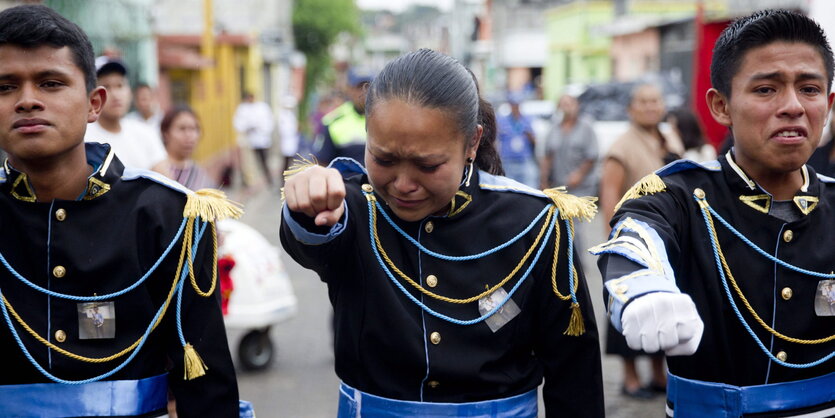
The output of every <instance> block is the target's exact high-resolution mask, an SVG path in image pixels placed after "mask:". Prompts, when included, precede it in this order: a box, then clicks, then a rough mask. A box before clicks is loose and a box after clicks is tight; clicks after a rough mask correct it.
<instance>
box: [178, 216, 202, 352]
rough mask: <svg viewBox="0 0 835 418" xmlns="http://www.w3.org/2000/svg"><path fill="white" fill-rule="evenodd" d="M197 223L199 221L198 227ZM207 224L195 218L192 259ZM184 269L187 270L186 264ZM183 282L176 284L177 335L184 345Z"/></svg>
mask: <svg viewBox="0 0 835 418" xmlns="http://www.w3.org/2000/svg"><path fill="white" fill-rule="evenodd" d="M198 223H200V228H199V229H198ZM207 226H209V223H208V222H203V221H201V220H200V218H197V222H195V223H194V230H195V231H197V239H196V240H194V243H193V244H192V245H191V258H192V259H194V257H195V256H196V255H197V248H198V246H199V244H200V239H201V238H203V233H204V232H206V227H207ZM186 264H188V263H186ZM184 270H188V266H186V267H185V268H184ZM185 282H186V281H185V280H181V281H180V284H179V285H177V335H179V336H180V343H182V345H186V337H185V336H184V335H183V324H182V321H181V318H182V315H181V305H182V304H183V284H184V283H185Z"/></svg>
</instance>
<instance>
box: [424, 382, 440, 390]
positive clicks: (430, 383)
mask: <svg viewBox="0 0 835 418" xmlns="http://www.w3.org/2000/svg"><path fill="white" fill-rule="evenodd" d="M426 385H427V386H429V387H430V388H432V389H435V388H436V387H438V386H440V385H441V382H438V381H437V380H430V381H428V382H426Z"/></svg>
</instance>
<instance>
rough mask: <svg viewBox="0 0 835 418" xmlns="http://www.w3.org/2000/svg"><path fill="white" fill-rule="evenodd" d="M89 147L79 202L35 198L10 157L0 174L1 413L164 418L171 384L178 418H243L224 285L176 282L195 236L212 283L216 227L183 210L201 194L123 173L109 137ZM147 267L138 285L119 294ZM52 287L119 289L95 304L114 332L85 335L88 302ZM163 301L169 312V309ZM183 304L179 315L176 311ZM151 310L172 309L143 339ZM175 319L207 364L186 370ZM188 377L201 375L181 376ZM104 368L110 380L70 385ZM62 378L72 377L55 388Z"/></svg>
mask: <svg viewBox="0 0 835 418" xmlns="http://www.w3.org/2000/svg"><path fill="white" fill-rule="evenodd" d="M85 146H86V149H87V160H88V163H89V164H90V165H91V166H93V169H94V173H93V174H92V175H91V176H90V177H89V179H88V187H87V189H86V192H85V193H84V194H83V195H82V196H79V198H78V199H77V200H75V201H63V200H54V201H52V202H37V198H36V194H35V193H36V192H37V190H33V189H32V187H31V186H30V185H29V183H28V179H27V176H26V174H25V173H21V172H18V171H16V170H15V169H14V167H12V166H11V165H10V164H9V163H8V162H6V165H5V170H3V176H2V178H0V183H2V184H0V225H2V227H1V228H2V230H3V233H4V235H5V237H6V239H3V240H0V254H1V255H2V257H3V260H2V261H3V263H4V266H3V267H0V293H2V297H3V301H4V302H5V304H4V305H3V309H2V310H3V316H4V318H5V321H4V324H3V325H2V326H0V353H2V358H3V366H2V372H0V399H2V401H0V416H59V415H61V416H88V415H106V416H122V415H130V416H160V415H164V414H165V413H166V403H167V392H168V389H167V388H168V386H169V385H170V389H171V391H172V392H173V394H174V397H175V398H176V402H177V406H178V411H179V416H180V417H188V416H195V417H198V416H199V417H205V416H238V407H239V403H238V392H237V383H236V381H235V373H234V369H233V365H232V361H231V357H230V354H229V349H228V346H227V342H226V334H225V330H224V326H223V318H222V316H221V312H220V307H219V301H218V294H217V293H218V292H214V293H215V294H213V295H209V294H206V295H205V297H200V296H198V295H197V294H195V291H194V290H192V285H191V284H190V283H189V281H190V279H189V278H188V275H185V276H183V278H182V281H181V282H179V283H180V286H183V290H177V289H176V287H175V286H174V285H176V284H177V281H176V280H175V273H176V271H177V270H178V264H180V263H182V265H183V266H184V268H186V266H187V265H188V264H189V263H188V257H187V256H186V257H185V258H183V257H182V254H185V253H184V252H183V253H181V248H183V249H185V248H189V249H194V248H195V246H194V245H192V246H188V245H186V244H185V243H184V242H183V241H184V240H185V237H186V236H189V235H190V234H191V236H193V237H194V244H195V245H196V248H197V249H198V250H197V252H196V254H195V255H194V256H193V266H194V270H195V271H194V275H195V276H196V285H197V287H199V288H200V289H201V290H202V291H204V292H205V291H207V290H208V289H210V288H211V286H212V280H213V278H212V270H213V269H212V266H211V262H212V237H211V235H212V234H214V228H213V227H206V228H205V229H204V230H202V232H201V231H199V230H198V231H197V232H194V231H193V230H192V232H189V229H190V227H188V226H186V219H185V218H184V206H185V207H186V209H187V208H188V204H187V201H188V202H191V201H193V200H195V199H196V200H200V198H199V196H197V195H198V194H197V193H194V192H191V191H189V190H187V189H185V188H184V187H182V186H179V185H177V184H176V183H174V182H173V181H170V180H167V179H165V178H164V177H162V176H159V175H156V174H155V173H151V172H148V171H144V170H134V169H130V168H125V167H124V166H123V165H122V163H121V162H120V161H119V159H118V158H116V157H115V156H114V154H113V152H112V151H111V150H110V146H109V145H102V144H98V143H88V144H85ZM203 200H204V203H205V199H203ZM202 216H203V217H204V218H205V217H206V214H205V213H204V214H203V215H202ZM190 219H194V217H191V218H190ZM209 220H212V219H211V216H209ZM197 222H198V225H199V224H200V218H197ZM188 225H191V224H190V223H189V224H188ZM203 226H204V227H205V226H207V224H203ZM178 231H180V232H178ZM201 233H202V239H201V235H200V234H201ZM176 237H182V238H176ZM166 248H168V249H169V250H170V251H169V252H167V253H166V252H165V251H166ZM163 254H167V255H165V256H162V257H161V255H163ZM178 255H180V257H178ZM158 261H161V262H160V263H159V265H158V266H157V265H156V263H157V262H158ZM13 270H14V271H13ZM15 272H16V273H17V274H15ZM148 273H150V274H149V275H148V276H147V279H146V280H144V281H142V282H141V283H139V284H138V287H136V288H134V289H132V290H129V291H126V292H122V291H123V290H124V289H126V288H129V287H130V286H131V285H134V284H136V283H137V281H141V278H142V277H143V275H146V274H148ZM21 279H26V280H28V281H30V282H31V285H30V284H26V283H25V282H24V281H23V280H21ZM38 287H39V288H41V289H40V290H39V289H37V288H38ZM47 292H54V293H57V294H63V295H76V296H80V297H86V298H87V299H84V300H83V301H82V302H84V301H86V302H88V303H89V302H90V300H89V297H91V296H102V295H109V294H113V293H116V292H121V293H123V294H121V295H114V296H113V297H110V298H107V299H106V300H102V301H98V302H96V303H98V304H106V305H109V306H110V308H112V309H111V310H110V316H111V317H110V318H109V319H106V320H105V327H104V329H105V330H107V329H108V327H109V329H110V330H111V331H112V332H111V334H112V335H110V336H109V337H108V336H105V337H106V338H98V337H100V335H97V338H89V339H83V337H84V321H85V320H86V319H87V318H86V317H85V315H84V313H83V311H82V309H81V305H82V303H79V300H71V299H66V298H62V297H58V296H55V295H52V294H47ZM208 292H210V293H211V290H208ZM179 299H181V301H180V300H179ZM166 300H168V302H169V304H168V306H167V309H161V307H163V306H164V304H165V303H166ZM178 304H180V308H181V312H182V313H181V314H178V313H177V312H175V309H176V308H177V305H178ZM157 312H162V313H161V314H157ZM155 315H162V316H161V322H160V323H159V325H158V326H157V327H156V328H155V329H153V330H151V331H148V332H149V335H148V336H147V338H146V339H142V336H143V333H146V331H147V330H149V329H150V328H149V326H150V324H151V323H152V322H154V318H155ZM17 316H19V317H17ZM106 318H107V317H106ZM23 324H26V326H24V325H23ZM27 327H29V328H30V329H31V332H30V331H29V330H27ZM178 328H181V332H182V334H183V335H184V338H185V340H186V341H187V343H188V344H190V346H189V347H187V348H186V349H185V351H186V352H189V351H191V352H192V354H193V353H194V352H197V353H199V357H202V360H203V362H204V363H205V365H206V367H207V368H208V369H204V368H203V367H202V366H201V365H200V364H199V359H198V360H197V363H196V369H195V368H194V367H191V366H194V365H195V364H190V365H184V362H189V361H190V360H194V359H195V358H196V357H194V356H192V357H189V358H186V359H185V360H184V346H183V344H182V343H181V340H180V339H179V338H178V332H180V331H178ZM34 335H38V336H39V337H40V338H42V339H43V340H44V341H38V340H37V339H36V337H35V336H34ZM18 338H19V341H18V340H17V339H18ZM136 341H140V342H141V345H140V347H139V348H135V349H129V350H127V351H126V352H125V353H124V354H123V355H122V356H120V357H118V358H116V359H112V360H110V361H105V362H101V363H94V362H89V361H85V360H79V359H77V358H71V357H69V356H67V355H65V354H62V353H61V352H60V350H66V351H67V352H69V353H73V354H76V355H78V356H83V357H86V358H101V357H107V356H111V355H113V354H115V353H118V352H120V350H123V349H126V348H129V347H130V346H131V344H132V343H134V342H136ZM21 345H22V347H21ZM49 345H51V346H49ZM192 347H193V348H194V350H191V348H192ZM126 360H127V363H126V364H125V365H124V367H123V368H121V369H119V370H117V371H116V372H115V373H113V374H110V375H107V373H109V372H111V371H113V370H114V369H118V368H117V366H118V365H120V364H122V363H123V362H125V361H126ZM36 365H37V366H36ZM37 367H40V368H42V369H43V370H42V371H41V370H38V369H37ZM190 367H191V369H192V370H189V368H190ZM166 372H168V373H170V374H169V375H168V376H167V377H166V376H165V374H166ZM186 372H188V373H189V374H190V376H189V377H196V376H200V374H201V372H204V373H205V376H202V377H199V378H197V379H196V380H185V379H184V373H186ZM47 375H51V376H52V377H51V378H48V377H47ZM100 375H105V376H106V377H104V378H103V379H101V380H99V381H94V382H89V383H84V384H74V383H72V382H77V381H84V380H87V379H92V378H96V377H97V376H100ZM59 381H64V382H63V383H52V382H59ZM65 383H66V384H65Z"/></svg>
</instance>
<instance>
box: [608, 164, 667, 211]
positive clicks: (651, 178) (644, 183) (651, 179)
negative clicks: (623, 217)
mask: <svg viewBox="0 0 835 418" xmlns="http://www.w3.org/2000/svg"><path fill="white" fill-rule="evenodd" d="M664 190H667V185H666V184H664V180H662V179H661V177H659V176H658V174H655V173H652V174H649V175H647V176H645V177H644V178H642V179H640V180H638V182H637V183H635V185H633V186H632V187H631V188H630V189H629V190H627V191H626V194H624V195H623V198H621V199H620V202H618V204H617V205H615V212H617V210H618V209H620V205H622V204H623V203H624V202H626V201H627V200H632V199H637V198H639V197H643V196H647V195H651V194H655V193H658V192H663V191H664Z"/></svg>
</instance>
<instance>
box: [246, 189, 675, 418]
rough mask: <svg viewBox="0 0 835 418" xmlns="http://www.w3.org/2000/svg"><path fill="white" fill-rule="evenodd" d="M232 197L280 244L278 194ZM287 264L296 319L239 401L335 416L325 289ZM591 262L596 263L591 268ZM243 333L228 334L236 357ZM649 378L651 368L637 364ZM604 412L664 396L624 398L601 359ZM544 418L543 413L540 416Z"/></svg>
mask: <svg viewBox="0 0 835 418" xmlns="http://www.w3.org/2000/svg"><path fill="white" fill-rule="evenodd" d="M230 196H231V197H232V198H233V199H237V200H239V201H242V202H245V203H246V214H245V215H244V218H243V221H244V222H246V223H247V224H249V225H252V226H254V227H255V228H257V229H258V230H259V231H261V233H263V234H264V235H265V236H266V237H267V238H268V239H269V240H270V241H271V242H272V243H274V244H275V245H279V243H278V225H279V207H280V206H279V205H280V201H279V194H278V192H275V191H272V192H270V191H264V192H260V193H257V194H255V195H253V196H250V197H247V196H244V195H242V194H240V193H230ZM597 229H598V230H599V229H600V228H599V226H597ZM282 260H283V261H284V266H285V268H286V269H287V270H288V274H289V275H290V277H291V280H292V282H293V286H294V290H295V293H296V297H297V298H298V300H299V311H298V315H297V316H296V317H295V318H293V319H290V320H288V321H286V322H283V323H281V324H279V325H277V326H276V327H275V328H274V329H273V330H272V337H273V342H274V343H275V344H276V346H277V348H278V353H277V357H276V359H275V362H274V363H273V364H272V365H271V366H270V367H269V369H268V370H266V371H264V372H259V373H249V372H245V371H242V370H239V371H238V382H239V385H240V391H241V398H242V399H247V400H249V401H252V402H253V403H254V405H255V408H256V411H257V413H258V416H259V417H260V418H264V417H294V418H295V417H303V418H308V417H309V418H320V417H321V418H329V417H334V416H335V415H336V396H337V386H338V384H339V380H338V379H337V378H336V375H335V374H334V372H333V353H332V350H331V336H330V315H331V308H330V305H329V303H328V301H327V294H326V289H325V286H324V284H323V283H321V282H320V281H319V279H318V277H316V275H315V274H313V273H312V272H310V271H307V270H305V269H302V268H301V267H300V266H299V265H298V264H296V263H295V262H293V261H292V260H291V259H290V258H289V257H287V256H286V255H284V254H282ZM584 262H586V263H587V265H589V266H590V267H589V268H587V269H586V270H587V278H588V281H589V283H590V284H591V285H592V286H594V287H593V288H592V292H593V293H592V294H594V295H600V285H599V283H600V276H599V274H598V273H597V268H596V266H595V265H594V264H593V263H592V260H591V257H586V258H585V259H584ZM588 263H592V264H588ZM597 302H600V303H599V304H597V305H596V306H595V310H596V314H597V317H598V323H599V324H603V316H602V315H603V312H602V309H603V306H602V297H601V298H600V299H599V300H595V303H597ZM241 335H242V334H241V332H240V331H237V330H230V332H229V338H230V345H231V346H232V347H233V352H232V354H233V356H235V355H236V348H235V347H236V346H237V343H238V341H239V339H240V336H241ZM639 366H640V367H641V368H642V371H644V375H648V373H647V372H648V364H644V363H639ZM603 371H604V385H605V391H606V411H607V416H608V417H614V418H627V417H629V418H633V417H636V418H640V417H660V416H663V414H664V403H663V400H662V399H661V398H656V399H654V400H651V401H635V400H630V399H625V398H623V397H622V396H621V395H620V381H621V368H620V362H619V361H618V359H617V358H608V357H604V359H603ZM540 415H541V416H544V413H540Z"/></svg>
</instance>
